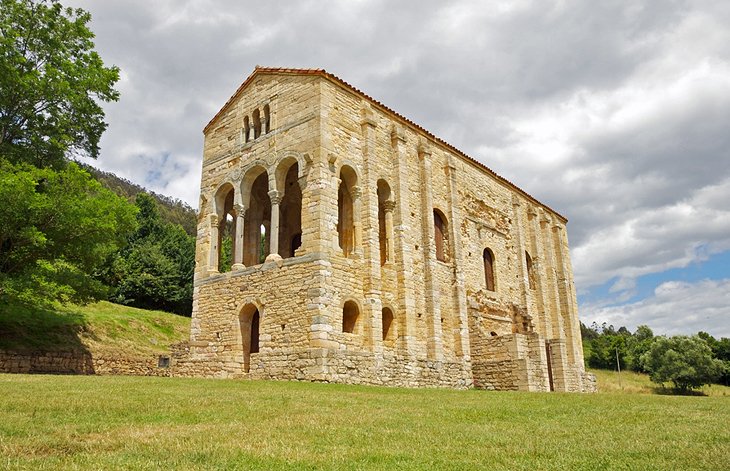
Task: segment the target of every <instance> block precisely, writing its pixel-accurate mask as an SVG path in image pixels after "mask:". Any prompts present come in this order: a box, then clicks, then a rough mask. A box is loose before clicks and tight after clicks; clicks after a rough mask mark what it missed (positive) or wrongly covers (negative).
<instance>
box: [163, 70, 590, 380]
mask: <svg viewBox="0 0 730 471" xmlns="http://www.w3.org/2000/svg"><path fill="white" fill-rule="evenodd" d="M204 133H205V144H204V150H203V170H202V181H201V200H200V212H199V219H198V223H199V225H198V242H197V250H196V270H195V291H194V305H193V321H192V327H191V336H190V352H189V356H187V357H185V355H181V356H180V357H179V358H178V359H177V360H176V361H175V362H174V365H173V366H171V368H172V369H173V370H174V371H175V374H184V375H206V376H216V377H248V378H276V379H297V380H312V381H332V382H341V383H360V384H386V385H394V386H395V385H397V386H414V387H415V386H445V387H456V388H466V387H471V386H476V387H482V388H489V389H520V390H536V391H538V390H542V391H544V390H550V389H551V388H552V389H554V390H560V391H590V390H593V389H594V388H595V385H594V384H593V383H591V381H590V380H589V379H586V374H585V370H584V366H583V352H582V344H581V340H580V329H579V325H578V317H577V312H578V310H577V304H576V297H575V288H574V285H573V274H572V268H571V264H570V259H569V253H568V241H567V236H566V230H565V224H566V222H567V221H566V219H565V218H564V217H563V216H561V215H559V214H557V213H556V212H555V211H553V210H551V209H550V208H548V207H547V206H545V205H543V204H541V203H539V202H538V201H536V200H535V199H534V198H532V197H531V196H529V195H528V194H527V193H525V192H524V191H522V190H520V189H519V188H517V187H516V186H514V185H513V184H511V183H510V182H508V181H506V180H505V179H503V178H501V177H498V176H497V175H495V174H494V173H493V172H491V171H490V170H488V169H487V168H485V167H483V166H482V165H481V164H479V163H477V162H475V161H474V160H472V159H470V158H469V157H468V156H466V155H464V154H462V153H461V152H459V151H458V150H457V149H455V148H453V147H452V146H450V145H448V144H447V143H445V142H443V141H441V140H439V139H438V138H436V137H434V136H432V135H431V134H429V133H428V132H426V131H425V130H423V129H421V128H420V127H418V126H417V125H415V124H413V123H411V122H410V121H408V120H407V119H405V118H403V117H402V116H400V115H398V114H397V113H395V112H393V111H392V110H389V109H388V108H386V107H384V106H383V105H381V104H379V103H378V102H376V101H374V100H372V99H371V98H369V97H367V96H366V95H364V94H362V93H361V92H359V91H357V90H356V89H354V88H353V87H351V86H349V85H347V84H345V83H344V82H342V81H341V80H339V79H337V78H336V77H334V76H332V75H330V74H327V73H325V72H323V71H311V70H291V69H263V68H257V69H256V70H255V71H254V73H253V74H252V75H251V76H250V77H249V78H248V79H247V80H246V81H245V82H244V84H243V85H242V86H241V88H239V90H238V91H237V92H236V94H235V95H234V96H233V97H232V98H231V99H230V100H229V102H228V103H227V104H226V105H225V106H224V107H223V109H222V110H221V111H220V112H219V113H218V114H217V115H216V116H215V117H214V118H213V120H212V121H211V122H210V123H209V124H208V126H207V127H206V128H205V131H204ZM262 228H263V229H262ZM229 245H230V247H231V252H232V253H231V256H230V259H229V260H228V259H226V260H228V262H226V263H230V264H231V265H232V267H229V266H222V263H223V262H222V260H223V256H222V255H221V254H222V252H223V251H222V249H221V248H222V247H227V246H229ZM219 265H221V266H219ZM490 271H491V273H492V276H491V277H489V276H487V272H490Z"/></svg>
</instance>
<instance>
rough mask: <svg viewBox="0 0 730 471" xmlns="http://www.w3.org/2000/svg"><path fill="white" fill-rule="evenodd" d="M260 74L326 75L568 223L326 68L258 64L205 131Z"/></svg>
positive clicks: (560, 215) (531, 197) (490, 170)
mask: <svg viewBox="0 0 730 471" xmlns="http://www.w3.org/2000/svg"><path fill="white" fill-rule="evenodd" d="M260 74H274V75H318V76H320V77H324V78H326V79H328V80H330V81H331V82H334V83H335V84H337V85H339V86H341V87H343V88H345V89H347V90H350V91H351V92H354V93H355V94H356V95H359V96H360V97H362V98H365V99H366V100H368V101H369V102H371V103H372V104H375V105H376V106H377V107H378V108H380V109H381V110H383V111H385V112H386V113H388V114H390V115H392V116H394V117H395V118H397V119H398V120H399V121H401V122H403V123H406V124H407V125H408V126H410V127H412V128H415V129H417V130H418V131H420V132H421V133H423V134H425V135H426V136H428V137H429V138H430V139H431V140H433V141H434V142H437V143H439V144H441V145H442V146H444V147H446V148H447V149H449V150H450V151H452V152H454V153H455V154H457V155H459V156H460V157H462V158H464V159H465V160H467V161H469V162H471V163H473V164H475V165H476V166H478V167H479V168H481V169H482V170H484V171H485V172H487V173H489V174H490V175H492V176H493V177H494V178H496V179H497V180H499V181H501V182H503V183H504V184H506V185H507V186H509V187H511V188H513V189H515V190H516V191H517V192H519V193H521V194H522V195H523V196H525V197H526V198H527V199H529V200H531V201H532V202H534V203H536V204H538V205H540V206H542V207H544V208H546V209H548V210H550V211H551V212H553V213H554V214H555V215H557V216H558V217H560V218H561V219H562V220H563V222H564V223H567V222H568V219H567V218H566V217H565V216H563V215H562V214H560V213H559V212H557V211H555V210H554V209H552V208H550V207H549V206H547V205H545V204H544V203H541V202H540V201H538V200H537V199H536V198H535V197H533V196H532V195H530V194H529V193H527V192H526V191H524V190H523V189H521V188H520V187H518V186H517V185H515V184H514V183H512V182H511V181H509V180H507V179H506V178H504V177H502V176H501V175H498V174H497V173H496V172H495V171H494V170H492V169H490V168H489V167H487V166H486V165H484V164H483V163H481V162H479V161H478V160H476V159H474V158H472V157H470V156H468V155H467V154H465V153H464V152H462V151H460V150H459V149H457V148H456V147H454V146H452V145H451V144H449V143H448V142H446V141H444V140H443V139H441V138H439V137H437V136H435V135H434V134H433V133H431V132H429V131H428V130H426V129H424V128H423V127H421V126H419V125H418V124H416V123H414V122H413V121H411V120H410V119H408V118H406V117H405V116H403V115H401V114H400V113H398V112H396V111H394V110H392V109H390V108H388V107H387V106H385V105H384V104H382V103H380V102H379V101H378V100H376V99H374V98H373V97H371V96H370V95H368V94H366V93H364V92H363V91H361V90H360V89H358V88H356V87H353V86H352V85H350V84H349V83H347V82H345V81H344V80H342V79H341V78H339V77H337V76H336V75H333V74H331V73H329V72H327V71H326V70H324V69H293V68H284V67H260V66H258V65H257V66H256V68H255V69H254V71H253V72H251V75H249V76H248V77H247V78H246V80H244V81H243V83H242V84H241V86H239V87H238V89H237V90H236V92H235V93H234V94H233V95H232V96H231V97H230V98H229V99H228V101H226V103H225V105H223V107H222V108H221V109H220V111H218V113H216V115H215V116H213V119H211V120H210V121H209V122H208V124H207V125H206V126H205V128H203V133H207V132H208V130H209V129H210V128H211V127H212V125H213V123H214V122H215V121H216V120H217V119H218V118H219V117H220V116H221V115H223V113H224V112H225V111H226V110H227V109H228V106H229V105H230V104H231V103H233V101H235V100H236V98H238V96H239V95H240V94H241V93H242V92H243V90H244V89H246V87H247V86H248V85H249V84H250V83H251V82H252V81H253V79H254V78H255V77H256V76H257V75H260Z"/></svg>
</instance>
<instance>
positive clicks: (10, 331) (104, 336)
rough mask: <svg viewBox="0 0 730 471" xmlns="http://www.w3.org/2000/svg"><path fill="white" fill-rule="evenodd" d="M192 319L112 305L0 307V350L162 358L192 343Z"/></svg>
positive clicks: (15, 305)
mask: <svg viewBox="0 0 730 471" xmlns="http://www.w3.org/2000/svg"><path fill="white" fill-rule="evenodd" d="M189 333H190V319H189V318H186V317H181V316H176V315H174V314H169V313H166V312H161V311H146V310H143V309H135V308H132V307H127V306H120V305H118V304H112V303H109V302H99V303H95V304H89V305H87V306H74V305H69V306H63V307H58V308H56V309H55V310H51V309H43V308H37V307H28V306H23V305H17V304H2V305H0V349H3V350H12V351H16V352H33V351H62V352H65V351H78V350H89V351H91V352H93V353H94V354H100V353H107V354H114V353H115V352H124V353H125V354H133V355H134V354H138V355H147V354H153V355H154V354H160V353H166V352H168V351H169V348H168V347H169V345H170V344H173V343H176V342H180V341H183V340H187V338H188V335H189Z"/></svg>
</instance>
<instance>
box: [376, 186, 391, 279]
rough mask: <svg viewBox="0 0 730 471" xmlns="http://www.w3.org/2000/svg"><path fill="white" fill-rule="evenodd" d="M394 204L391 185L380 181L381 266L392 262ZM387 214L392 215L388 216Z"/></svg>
mask: <svg viewBox="0 0 730 471" xmlns="http://www.w3.org/2000/svg"><path fill="white" fill-rule="evenodd" d="M392 211H393V202H392V201H390V185H388V182H386V181H385V180H378V238H379V240H380V265H385V262H388V261H390V257H391V255H390V252H391V250H392V247H391V245H392V244H393V234H392V231H393V227H392V226H393V219H392V217H393V213H392ZM386 212H388V213H390V214H386Z"/></svg>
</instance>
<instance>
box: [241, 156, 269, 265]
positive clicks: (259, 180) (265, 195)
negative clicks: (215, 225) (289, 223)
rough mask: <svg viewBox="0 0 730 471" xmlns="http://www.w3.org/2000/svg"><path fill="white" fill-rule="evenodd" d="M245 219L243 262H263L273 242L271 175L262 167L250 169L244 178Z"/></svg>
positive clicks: (249, 263)
mask: <svg viewBox="0 0 730 471" xmlns="http://www.w3.org/2000/svg"><path fill="white" fill-rule="evenodd" d="M243 187H244V188H243V195H244V205H246V200H248V205H247V206H248V209H247V210H246V217H245V219H244V231H243V264H244V265H245V266H247V267H250V266H253V265H258V264H259V263H263V261H264V260H265V259H266V256H267V255H268V254H269V247H270V244H271V237H270V235H271V231H270V228H271V199H270V198H269V176H268V174H267V173H266V171H265V170H264V169H263V168H261V167H256V168H254V169H252V170H250V171H249V172H248V173H247V174H246V176H245V177H244V179H243Z"/></svg>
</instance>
